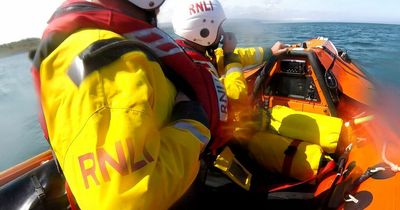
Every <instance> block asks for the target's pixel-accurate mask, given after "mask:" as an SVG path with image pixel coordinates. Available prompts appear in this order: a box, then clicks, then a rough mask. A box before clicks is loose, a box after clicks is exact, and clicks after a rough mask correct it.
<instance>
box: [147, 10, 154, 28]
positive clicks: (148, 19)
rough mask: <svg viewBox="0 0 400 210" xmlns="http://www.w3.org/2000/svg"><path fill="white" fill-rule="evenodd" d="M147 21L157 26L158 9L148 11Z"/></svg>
mask: <svg viewBox="0 0 400 210" xmlns="http://www.w3.org/2000/svg"><path fill="white" fill-rule="evenodd" d="M146 21H147V22H148V23H150V24H151V25H152V26H154V27H157V14H156V10H149V11H146Z"/></svg>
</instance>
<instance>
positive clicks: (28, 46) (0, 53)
mask: <svg viewBox="0 0 400 210" xmlns="http://www.w3.org/2000/svg"><path fill="white" fill-rule="evenodd" d="M39 41H40V39H39V38H27V39H22V40H20V41H16V42H11V43H7V44H2V45H0V58H2V57H7V56H10V55H14V54H18V53H23V52H29V51H31V50H33V49H35V48H36V47H37V46H38V45H39Z"/></svg>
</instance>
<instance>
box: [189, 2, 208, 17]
mask: <svg viewBox="0 0 400 210" xmlns="http://www.w3.org/2000/svg"><path fill="white" fill-rule="evenodd" d="M213 10H214V7H213V5H212V3H211V1H208V3H207V2H206V1H202V2H197V3H194V4H191V5H190V7H189V12H190V15H194V14H197V13H199V12H205V11H213Z"/></svg>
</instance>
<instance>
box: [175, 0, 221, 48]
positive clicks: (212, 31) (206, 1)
mask: <svg viewBox="0 0 400 210" xmlns="http://www.w3.org/2000/svg"><path fill="white" fill-rule="evenodd" d="M225 19H226V17H225V13H224V10H223V9H222V6H221V4H220V3H219V2H218V1H217V0H181V1H180V4H179V6H178V7H177V8H175V11H174V16H173V18H172V27H173V28H174V32H175V34H177V35H178V36H180V37H182V38H184V39H186V40H189V41H192V42H194V43H197V44H199V45H202V46H205V47H207V46H210V45H211V44H213V43H214V42H215V41H216V39H217V36H218V29H219V27H220V26H221V25H222V23H223V22H224V20H225Z"/></svg>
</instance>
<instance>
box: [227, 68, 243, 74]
mask: <svg viewBox="0 0 400 210" xmlns="http://www.w3.org/2000/svg"><path fill="white" fill-rule="evenodd" d="M232 72H242V68H240V67H232V68H229V70H228V71H226V74H230V73H232Z"/></svg>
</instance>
